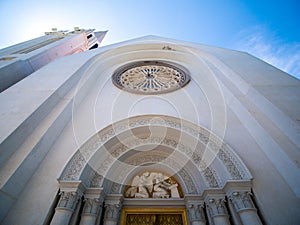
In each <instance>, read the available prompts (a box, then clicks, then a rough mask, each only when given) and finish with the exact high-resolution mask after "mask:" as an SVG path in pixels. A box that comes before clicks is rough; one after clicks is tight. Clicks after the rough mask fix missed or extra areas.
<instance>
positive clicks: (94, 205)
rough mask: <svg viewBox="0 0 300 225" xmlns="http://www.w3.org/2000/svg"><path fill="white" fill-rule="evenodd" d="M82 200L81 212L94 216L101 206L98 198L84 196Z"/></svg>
mask: <svg viewBox="0 0 300 225" xmlns="http://www.w3.org/2000/svg"><path fill="white" fill-rule="evenodd" d="M83 202H84V206H83V210H82V214H86V215H95V216H96V215H97V214H98V211H99V209H100V208H101V205H100V200H99V198H85V199H84V200H83Z"/></svg>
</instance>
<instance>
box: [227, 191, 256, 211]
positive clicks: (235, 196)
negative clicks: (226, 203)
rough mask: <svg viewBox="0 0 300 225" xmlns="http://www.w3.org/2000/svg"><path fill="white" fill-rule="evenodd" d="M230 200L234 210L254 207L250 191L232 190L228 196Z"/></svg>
mask: <svg viewBox="0 0 300 225" xmlns="http://www.w3.org/2000/svg"><path fill="white" fill-rule="evenodd" d="M229 199H230V201H232V203H233V205H234V208H235V210H236V211H241V210H244V209H255V206H254V204H253V201H252V199H251V192H248V191H244V192H233V193H232V194H231V195H230V196H229Z"/></svg>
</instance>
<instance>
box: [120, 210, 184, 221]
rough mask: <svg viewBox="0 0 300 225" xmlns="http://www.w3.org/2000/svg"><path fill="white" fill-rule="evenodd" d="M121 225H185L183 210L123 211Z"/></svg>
mask: <svg viewBox="0 0 300 225" xmlns="http://www.w3.org/2000/svg"><path fill="white" fill-rule="evenodd" d="M121 225H187V219H186V213H185V209H176V208H175V209H123V211H122V217H121Z"/></svg>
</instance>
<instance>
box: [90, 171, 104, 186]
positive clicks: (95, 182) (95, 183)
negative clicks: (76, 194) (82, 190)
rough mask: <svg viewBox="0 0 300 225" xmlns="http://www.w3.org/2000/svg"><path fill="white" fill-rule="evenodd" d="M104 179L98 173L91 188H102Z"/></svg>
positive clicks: (92, 181)
mask: <svg viewBox="0 0 300 225" xmlns="http://www.w3.org/2000/svg"><path fill="white" fill-rule="evenodd" d="M102 179H103V176H102V175H100V174H98V173H97V172H96V173H95V175H94V177H93V178H92V180H91V182H90V187H92V188H96V187H100V185H101V181H102Z"/></svg>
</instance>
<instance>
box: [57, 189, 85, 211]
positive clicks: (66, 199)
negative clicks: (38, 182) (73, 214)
mask: <svg viewBox="0 0 300 225" xmlns="http://www.w3.org/2000/svg"><path fill="white" fill-rule="evenodd" d="M59 195H60V198H59V202H58V205H57V207H56V208H57V209H66V210H70V211H74V210H75V207H76V205H77V202H78V201H79V199H80V198H81V195H80V194H78V193H77V192H74V191H72V192H65V191H61V192H60V193H59Z"/></svg>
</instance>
